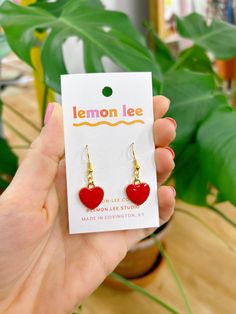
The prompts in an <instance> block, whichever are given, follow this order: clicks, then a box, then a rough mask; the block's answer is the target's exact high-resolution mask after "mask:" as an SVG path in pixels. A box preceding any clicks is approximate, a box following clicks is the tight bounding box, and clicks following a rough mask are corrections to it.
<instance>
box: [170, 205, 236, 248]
mask: <svg viewBox="0 0 236 314" xmlns="http://www.w3.org/2000/svg"><path fill="white" fill-rule="evenodd" d="M175 211H177V212H179V213H182V214H185V215H187V216H189V217H190V218H192V219H195V220H196V221H197V222H199V223H200V224H201V225H202V226H203V227H205V228H206V229H207V230H208V231H209V232H210V233H212V234H213V235H214V236H215V237H217V239H218V240H220V241H222V242H223V243H224V245H226V246H227V248H228V249H229V250H230V251H231V252H233V253H234V254H236V250H235V248H234V247H233V246H231V245H230V244H228V243H227V242H226V241H225V240H224V239H223V238H222V237H221V236H220V235H219V234H218V233H217V232H216V231H215V230H214V229H213V228H212V227H211V226H209V225H208V224H206V223H205V221H204V220H202V219H201V218H200V217H198V216H197V215H195V214H193V213H191V212H189V211H188V210H185V209H182V208H175Z"/></svg>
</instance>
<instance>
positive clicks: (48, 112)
mask: <svg viewBox="0 0 236 314" xmlns="http://www.w3.org/2000/svg"><path fill="white" fill-rule="evenodd" d="M53 109H54V106H53V104H48V106H47V110H46V113H45V116H44V125H46V124H47V123H48V121H49V120H50V117H51V115H52V112H53Z"/></svg>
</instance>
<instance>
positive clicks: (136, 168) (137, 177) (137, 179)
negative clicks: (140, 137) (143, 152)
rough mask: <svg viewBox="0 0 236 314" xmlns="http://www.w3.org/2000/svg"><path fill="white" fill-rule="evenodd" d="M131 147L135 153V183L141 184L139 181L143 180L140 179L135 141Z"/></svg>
mask: <svg viewBox="0 0 236 314" xmlns="http://www.w3.org/2000/svg"><path fill="white" fill-rule="evenodd" d="M131 148H132V153H133V157H134V184H139V183H141V181H140V179H139V170H140V164H139V162H138V160H137V158H136V154H135V151H134V143H132V144H131Z"/></svg>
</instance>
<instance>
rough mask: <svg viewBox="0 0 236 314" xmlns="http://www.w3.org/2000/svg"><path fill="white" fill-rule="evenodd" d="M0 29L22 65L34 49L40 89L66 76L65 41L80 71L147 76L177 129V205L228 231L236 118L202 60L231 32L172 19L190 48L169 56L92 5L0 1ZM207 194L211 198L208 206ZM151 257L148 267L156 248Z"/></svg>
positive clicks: (217, 54) (218, 25) (218, 50)
mask: <svg viewBox="0 0 236 314" xmlns="http://www.w3.org/2000/svg"><path fill="white" fill-rule="evenodd" d="M12 21H14V24H13V23H12ZM91 21H92V22H91ZM0 24H1V25H2V27H3V29H4V31H5V34H6V36H7V40H8V42H9V45H10V46H11V48H12V50H13V51H14V52H15V53H16V54H17V55H18V56H19V58H21V59H22V60H23V61H25V62H26V63H28V64H30V65H32V61H31V50H32V47H35V46H36V45H37V46H38V47H39V49H40V51H41V62H42V66H43V71H44V81H45V84H46V85H47V87H48V88H50V89H53V90H54V91H55V92H57V93H60V75H61V74H65V73H67V69H66V65H65V62H64V56H63V50H62V47H63V43H64V42H65V41H66V39H68V38H69V37H71V36H76V37H78V38H79V39H80V40H82V41H83V48H84V67H85V69H86V71H87V72H104V71H105V68H104V65H103V57H104V56H106V57H108V58H110V59H111V60H112V61H113V62H114V63H115V64H117V65H118V66H119V67H120V68H121V69H123V70H125V71H151V72H152V74H153V91H154V94H157V93H159V94H164V95H165V96H167V97H169V98H170V100H171V102H172V105H171V109H170V111H169V112H168V115H169V116H171V117H173V118H174V119H176V121H177V124H178V131H177V138H176V140H175V142H174V144H173V148H174V150H175V153H176V158H175V162H176V170H175V172H174V174H173V177H172V179H173V180H174V182H175V187H176V190H177V195H178V198H180V199H181V200H183V201H185V202H187V203H191V204H195V205H198V206H205V207H207V208H208V209H209V210H211V211H213V212H214V213H216V214H217V215H219V216H220V217H221V218H222V219H224V220H225V221H227V222H228V223H230V224H231V225H233V226H234V227H235V226H236V223H235V222H234V221H232V220H231V219H230V218H229V217H228V216H226V215H225V214H224V213H223V212H221V211H220V210H219V209H218V207H217V203H219V202H222V201H229V202H231V203H232V204H234V205H236V193H235V188H236V178H235V176H234V175H233V174H234V173H235V170H236V161H235V158H234V156H235V154H236V112H235V110H234V109H233V108H232V107H231V105H230V102H229V100H228V97H227V96H228V95H226V94H224V93H223V92H222V88H221V86H222V82H221V80H220V78H219V77H218V76H217V74H216V72H215V70H214V67H213V64H212V61H211V60H210V58H209V56H208V52H210V53H211V54H212V55H213V56H214V58H216V59H220V60H222V59H223V60H224V59H230V58H232V57H234V56H236V27H235V26H233V25H230V24H227V23H225V22H222V21H220V20H217V19H213V20H212V21H211V23H210V24H208V23H207V22H206V21H205V19H204V17H203V16H201V15H199V14H191V15H189V16H186V17H184V18H178V17H176V27H177V31H178V32H179V34H180V35H181V36H182V37H185V38H188V39H190V40H192V43H193V44H192V46H191V47H190V48H187V49H185V50H183V51H182V52H181V53H180V54H179V55H178V56H177V57H174V56H173V55H172V54H171V52H170V51H169V49H168V48H167V46H166V45H165V44H164V43H163V42H162V41H161V40H160V38H158V36H157V35H156V34H155V33H154V32H153V31H152V28H151V27H150V26H148V29H149V32H150V33H151V36H152V37H153V40H154V43H155V51H154V52H153V51H151V50H150V49H149V48H148V45H147V42H146V40H145V39H144V38H143V36H142V35H141V34H140V33H139V32H138V31H137V30H136V29H135V28H134V26H133V25H132V23H131V22H130V21H129V18H128V17H127V16H126V15H125V14H123V13H120V12H116V11H108V10H106V9H105V8H104V7H103V5H102V3H101V2H100V1H99V0H93V1H92V0H80V1H78V0H69V1H66V0H60V1H55V2H48V1H46V0H41V1H38V2H37V3H35V4H33V5H31V6H29V7H21V6H18V5H15V4H13V3H11V2H8V1H6V2H5V3H4V4H3V5H2V6H1V7H0ZM36 30H37V31H38V32H42V31H43V32H46V36H45V38H44V40H43V41H38V40H37V38H36V37H35V31H36ZM49 30H50V32H49ZM219 38H220V44H219ZM46 98H47V97H46V96H45V99H46ZM43 105H44V106H46V103H44V104H43ZM44 111H45V108H44ZM212 188H215V189H216V190H217V195H216V197H215V198H214V200H213V201H211V203H209V201H208V195H209V194H210V193H211V191H212ZM147 241H149V240H147ZM138 245H141V244H138ZM154 245H156V244H154ZM155 254H156V255H155ZM155 254H154V255H155V258H154V260H155V261H156V256H157V255H158V249H157V248H156V253H155ZM149 255H150V253H149ZM145 272H146V270H145ZM139 276H140V275H139ZM116 279H117V278H116Z"/></svg>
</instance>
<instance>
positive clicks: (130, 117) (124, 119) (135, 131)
mask: <svg viewBox="0 0 236 314" xmlns="http://www.w3.org/2000/svg"><path fill="white" fill-rule="evenodd" d="M61 89H62V106H63V117H64V134H65V159H66V179H67V198H68V217H69V232H70V234H76V233H88V232H99V231H115V230H128V229H137V228H149V227H158V226H159V213H158V201H157V178H156V166H155V160H154V154H155V145H154V139H153V121H154V118H153V99H152V78H151V73H149V72H135V73H96V74H68V75H62V76H61Z"/></svg>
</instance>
